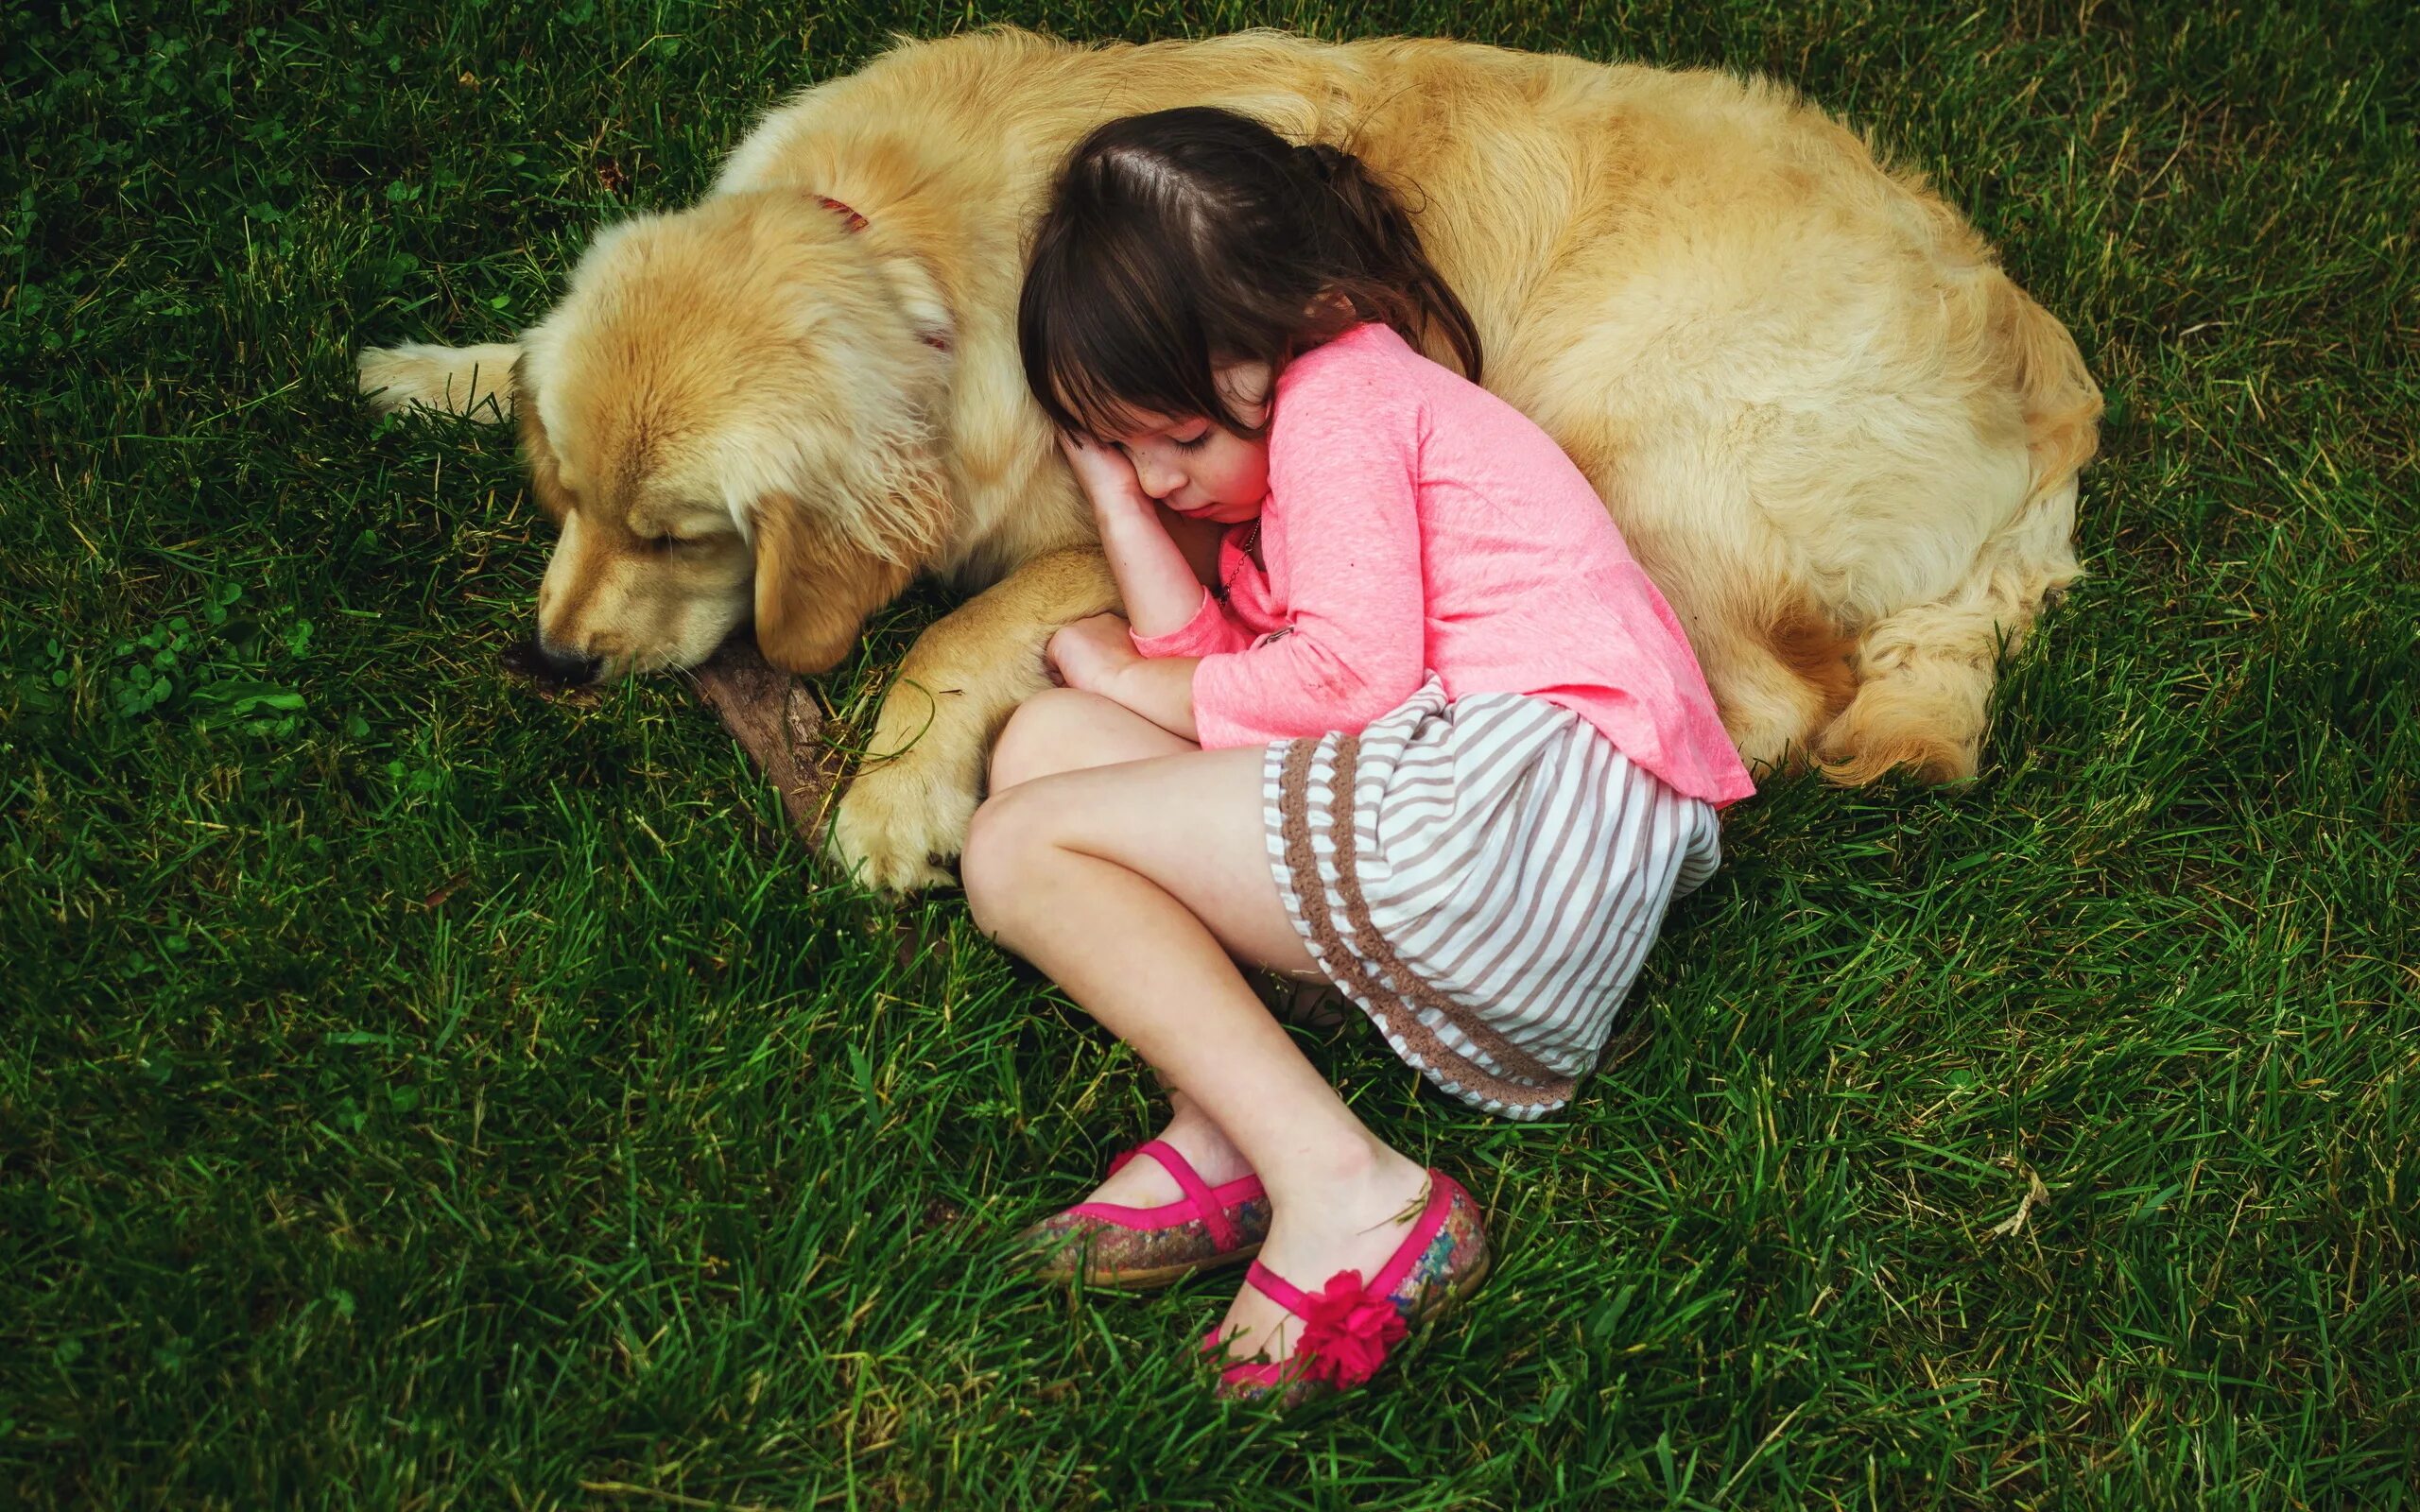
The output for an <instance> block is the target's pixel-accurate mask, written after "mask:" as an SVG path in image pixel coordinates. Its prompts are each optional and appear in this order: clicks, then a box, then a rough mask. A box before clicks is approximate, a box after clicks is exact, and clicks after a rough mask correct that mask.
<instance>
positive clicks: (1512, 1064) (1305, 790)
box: [1277, 735, 1578, 1110]
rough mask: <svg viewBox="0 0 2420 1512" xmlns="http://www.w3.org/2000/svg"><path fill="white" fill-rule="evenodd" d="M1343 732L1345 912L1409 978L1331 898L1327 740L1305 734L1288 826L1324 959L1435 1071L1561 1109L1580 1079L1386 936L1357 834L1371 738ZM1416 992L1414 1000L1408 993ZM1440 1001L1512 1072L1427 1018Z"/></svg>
mask: <svg viewBox="0 0 2420 1512" xmlns="http://www.w3.org/2000/svg"><path fill="white" fill-rule="evenodd" d="M1333 738H1334V739H1335V740H1336V772H1335V777H1334V782H1335V787H1336V791H1335V794H1334V796H1333V799H1331V802H1330V806H1329V811H1328V825H1329V830H1328V833H1329V838H1331V839H1332V840H1334V841H1335V843H1336V890H1337V891H1338V892H1339V893H1340V894H1341V895H1342V897H1343V899H1344V917H1345V919H1346V921H1347V922H1348V923H1350V924H1351V925H1352V927H1353V932H1354V934H1355V936H1357V937H1358V938H1359V939H1360V941H1361V942H1362V944H1363V946H1364V948H1365V949H1366V951H1367V952H1368V954H1369V955H1370V958H1371V960H1372V962H1373V963H1374V965H1376V966H1377V967H1378V969H1379V970H1380V971H1383V972H1385V973H1386V976H1387V977H1388V978H1391V979H1392V981H1393V982H1399V983H1401V984H1403V986H1402V988H1401V989H1400V990H1398V989H1396V988H1393V987H1392V986H1391V985H1390V983H1389V982H1388V981H1385V980H1381V979H1380V978H1378V977H1376V976H1374V975H1372V974H1371V972H1370V971H1368V970H1366V969H1365V968H1364V967H1363V965H1362V963H1361V961H1360V959H1359V958H1358V957H1357V956H1356V955H1355V954H1353V952H1352V951H1351V949H1349V948H1348V947H1347V946H1346V945H1345V943H1344V939H1343V936H1342V935H1341V934H1340V932H1339V930H1338V929H1337V926H1336V920H1335V917H1334V915H1333V913H1332V911H1331V910H1330V909H1329V907H1328V902H1327V882H1326V879H1325V878H1323V877H1322V876H1321V875H1320V866H1319V851H1318V850H1317V849H1316V848H1315V847H1314V846H1313V845H1312V844H1311V819H1310V777H1311V764H1312V762H1313V761H1314V760H1315V759H1316V758H1317V756H1318V753H1319V747H1320V742H1319V741H1318V740H1316V739H1304V740H1297V741H1294V742H1292V743H1291V744H1289V745H1288V747H1287V749H1286V760H1285V762H1284V763H1283V764H1282V765H1280V767H1279V769H1278V780H1277V809H1278V821H1279V832H1280V833H1281V835H1282V836H1283V838H1284V840H1285V844H1286V869H1287V871H1288V874H1290V875H1291V876H1292V878H1293V881H1294V896H1295V898H1296V899H1297V900H1298V901H1299V902H1301V904H1302V909H1303V926H1304V928H1305V930H1307V931H1308V932H1309V934H1310V936H1311V938H1312V939H1313V940H1314V941H1316V942H1317V943H1318V945H1319V947H1320V961H1321V964H1322V966H1323V967H1324V968H1326V970H1327V972H1328V974H1329V975H1330V976H1331V977H1332V978H1334V980H1335V982H1336V985H1337V986H1338V987H1340V988H1343V989H1344V991H1345V995H1346V996H1348V997H1350V998H1352V999H1353V1001H1354V1002H1355V1003H1356V1004H1357V1005H1359V1006H1360V1008H1361V1010H1362V1011H1363V1012H1364V1013H1367V1014H1368V1015H1369V1016H1370V1018H1371V1020H1372V1021H1373V1022H1375V1023H1376V1024H1377V1026H1378V1028H1379V1031H1380V1032H1381V1033H1384V1034H1387V1035H1389V1036H1392V1037H1393V1038H1395V1039H1399V1040H1402V1041H1403V1042H1404V1044H1405V1045H1406V1046H1407V1047H1409V1049H1410V1051H1411V1053H1412V1054H1413V1055H1415V1056H1418V1057H1420V1058H1421V1059H1422V1060H1424V1061H1426V1063H1427V1068H1428V1070H1429V1071H1430V1072H1432V1073H1433V1074H1436V1075H1437V1076H1439V1077H1441V1078H1443V1080H1445V1081H1449V1082H1453V1083H1456V1084H1459V1085H1460V1086H1461V1089H1462V1090H1463V1091H1465V1092H1468V1093H1472V1094H1475V1095H1477V1096H1478V1097H1481V1098H1486V1099H1488V1100H1490V1101H1493V1102H1495V1103H1499V1104H1501V1105H1503V1106H1504V1107H1505V1108H1530V1109H1536V1110H1547V1109H1551V1108H1555V1107H1557V1106H1559V1105H1561V1104H1564V1103H1566V1102H1569V1101H1570V1100H1571V1094H1572V1091H1573V1089H1574V1088H1575V1087H1576V1086H1577V1085H1578V1078H1577V1077H1573V1076H1559V1075H1556V1074H1554V1073H1552V1072H1550V1071H1548V1070H1547V1068H1546V1066H1545V1065H1544V1064H1543V1063H1541V1062H1540V1061H1539V1060H1538V1059H1537V1058H1536V1057H1533V1056H1531V1055H1530V1054H1529V1053H1528V1052H1526V1051H1523V1050H1520V1049H1518V1048H1516V1047H1515V1046H1513V1044H1512V1043H1511V1042H1510V1041H1508V1040H1506V1039H1505V1038H1504V1037H1503V1036H1502V1035H1501V1034H1498V1033H1497V1032H1496V1031H1495V1030H1494V1029H1492V1028H1490V1027H1489V1026H1488V1025H1486V1024H1485V1023H1482V1022H1479V1021H1478V1019H1477V1018H1476V1017H1475V1016H1474V1015H1472V1014H1471V1013H1470V1012H1469V1011H1468V1010H1466V1009H1464V1008H1462V1007H1461V1005H1458V1004H1456V1003H1454V1002H1452V1001H1451V1000H1450V999H1448V998H1446V997H1445V996H1443V994H1442V993H1440V992H1438V991H1437V989H1436V988H1432V987H1430V986H1429V985H1428V984H1427V983H1426V982H1424V981H1422V980H1421V979H1420V978H1419V977H1418V976H1416V975H1414V974H1413V973H1412V971H1410V970H1409V968H1407V967H1406V966H1405V965H1404V964H1403V961H1402V959H1401V958H1400V957H1399V956H1397V955H1396V954H1395V953H1394V949H1393V947H1392V945H1391V944H1390V943H1389V942H1388V941H1387V940H1386V939H1385V938H1384V937H1383V936H1380V935H1379V933H1378V931H1377V930H1376V929H1375V928H1374V927H1373V926H1372V924H1371V922H1370V905H1369V903H1368V902H1366V901H1365V900H1364V899H1363V897H1362V895H1361V878H1360V859H1359V857H1358V855H1357V854H1356V851H1357V841H1356V835H1355V829H1354V824H1353V777H1354V767H1355V765H1356V763H1357V761H1358V759H1359V756H1360V748H1361V739H1360V737H1359V736H1357V735H1341V736H1337V737H1333ZM1406 999H1409V1002H1407V1001H1406ZM1422 1008H1434V1009H1436V1010H1437V1011H1438V1012H1439V1013H1441V1014H1443V1015H1444V1017H1445V1018H1446V1020H1447V1021H1449V1022H1451V1023H1452V1024H1453V1025H1454V1027H1455V1028H1456V1029H1458V1030H1460V1031H1461V1033H1462V1034H1464V1035H1465V1036H1467V1037H1468V1038H1469V1040H1470V1041H1471V1043H1473V1044H1475V1045H1477V1046H1478V1048H1479V1050H1480V1051H1481V1052H1482V1053H1483V1054H1485V1055H1488V1056H1490V1057H1494V1058H1495V1062H1496V1064H1497V1065H1499V1066H1501V1067H1503V1068H1504V1073H1505V1074H1494V1073H1490V1072H1488V1071H1485V1070H1482V1069H1481V1068H1480V1067H1479V1066H1478V1064H1477V1063H1476V1062H1475V1061H1473V1060H1472V1059H1471V1058H1470V1057H1467V1056H1465V1055H1462V1054H1461V1052H1459V1051H1456V1050H1454V1049H1453V1048H1452V1047H1450V1046H1448V1045H1447V1044H1446V1043H1445V1042H1444V1040H1443V1039H1441V1038H1440V1037H1439V1036H1438V1034H1437V1032H1436V1031H1435V1030H1433V1029H1431V1028H1429V1027H1428V1026H1427V1025H1426V1024H1425V1023H1423V1022H1420V1016H1419V1010H1420V1009H1422ZM1511 1076H1521V1077H1528V1078H1532V1080H1530V1081H1528V1082H1522V1081H1513V1080H1510V1079H1508V1078H1509V1077H1511Z"/></svg>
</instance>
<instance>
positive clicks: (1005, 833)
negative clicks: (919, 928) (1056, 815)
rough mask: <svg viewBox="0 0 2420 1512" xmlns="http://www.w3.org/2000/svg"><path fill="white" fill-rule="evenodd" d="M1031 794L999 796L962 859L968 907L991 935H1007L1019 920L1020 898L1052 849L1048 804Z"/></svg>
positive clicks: (974, 826) (984, 810)
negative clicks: (1016, 913) (1016, 905)
mask: <svg viewBox="0 0 2420 1512" xmlns="http://www.w3.org/2000/svg"><path fill="white" fill-rule="evenodd" d="M1033 797H1034V795H1033V794H1032V793H1031V792H1030V790H1026V791H1018V790H1013V789H1012V790H1010V791H1006V792H994V794H993V795H992V797H990V798H988V799H984V800H983V805H982V807H980V808H978V809H977V810H976V811H975V820H974V822H973V823H971V824H969V825H968V826H967V829H966V849H965V850H964V851H961V852H960V853H959V861H958V880H959V886H961V887H963V888H964V889H965V892H966V909H967V912H968V913H971V914H973V915H974V916H975V922H976V924H977V927H978V928H980V929H981V930H982V931H983V932H984V933H985V934H987V935H990V936H994V937H995V938H996V937H1000V936H1003V935H1004V934H1005V933H1007V931H1008V930H1009V928H1010V927H1011V924H1012V922H1013V917H1014V912H1015V904H1016V901H1017V899H1019V898H1020V897H1022V896H1026V895H1028V894H1029V892H1030V891H1031V887H1032V881H1033V875H1034V872H1035V869H1036V868H1037V865H1038V864H1039V863H1040V862H1041V861H1042V860H1043V859H1044V858H1045V857H1046V854H1047V853H1048V851H1050V849H1051V830H1050V828H1049V825H1048V823H1047V805H1046V804H1044V803H1037V802H1035V801H1033Z"/></svg>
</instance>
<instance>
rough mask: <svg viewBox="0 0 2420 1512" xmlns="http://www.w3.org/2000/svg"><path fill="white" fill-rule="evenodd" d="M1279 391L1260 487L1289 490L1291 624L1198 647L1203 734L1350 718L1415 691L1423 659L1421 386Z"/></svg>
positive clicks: (1196, 695) (1279, 492) (1211, 741)
mask: <svg viewBox="0 0 2420 1512" xmlns="http://www.w3.org/2000/svg"><path fill="white" fill-rule="evenodd" d="M1287 403H1288V406H1289V407H1288V408H1286V409H1283V410H1281V412H1280V417H1279V421H1278V424H1277V427H1276V429H1275V430H1274V432H1273V433H1272V434H1271V438H1270V451H1269V472H1270V496H1271V498H1272V499H1274V500H1284V501H1288V503H1287V518H1286V524H1285V530H1284V536H1283V540H1284V547H1283V549H1284V551H1285V553H1286V567H1287V573H1286V576H1287V581H1288V592H1287V606H1286V607H1287V613H1288V618H1289V619H1290V620H1291V622H1292V625H1291V628H1290V629H1288V630H1287V631H1285V632H1282V633H1280V634H1278V635H1275V636H1271V637H1265V638H1264V639H1263V640H1262V641H1261V642H1260V643H1259V644H1255V645H1253V646H1252V647H1251V648H1250V649H1248V650H1241V651H1236V652H1232V653H1228V654H1224V655H1216V656H1206V657H1203V658H1202V659H1201V663H1200V665H1199V667H1198V669H1197V670H1196V672H1195V673H1194V678H1193V717H1194V724H1195V727H1196V729H1197V730H1198V731H1199V734H1200V739H1201V744H1203V745H1204V746H1247V745H1257V744H1260V743H1262V742H1265V741H1271V740H1287V739H1293V738H1296V737H1299V736H1304V735H1317V734H1323V733H1325V732H1327V731H1329V730H1360V729H1361V728H1362V727H1364V726H1366V725H1367V724H1369V722H1370V721H1371V720H1373V719H1375V718H1377V717H1378V716H1379V715H1380V714H1383V713H1387V712H1388V711H1389V710H1392V709H1393V708H1394V707H1395V706H1396V705H1398V704H1400V703H1402V702H1403V701H1404V699H1406V698H1408V697H1409V696H1411V695H1412V694H1413V693H1414V692H1415V691H1416V690H1417V689H1418V688H1419V687H1420V679H1421V676H1422V674H1423V672H1424V671H1425V669H1426V652H1427V625H1428V619H1427V597H1428V594H1427V584H1426V579H1425V577H1424V576H1423V574H1422V570H1421V541H1420V515H1419V507H1418V497H1417V491H1416V487H1415V479H1416V478H1417V477H1418V474H1419V467H1420V455H1419V454H1420V424H1421V417H1420V406H1419V402H1418V400H1417V398H1416V397H1415V396H1412V395H1409V394H1406V393H1403V392H1401V391H1399V390H1392V389H1389V388H1388V387H1384V386H1382V385H1377V384H1366V383H1357V382H1346V383H1330V384H1323V385H1319V386H1311V385H1305V386H1304V387H1302V388H1301V389H1299V390H1298V391H1297V392H1296V393H1294V394H1293V395H1292V396H1290V397H1289V398H1288V402H1287ZM1514 591H1516V590H1514V589H1513V588H1511V587H1509V586H1508V588H1507V589H1506V592H1514Z"/></svg>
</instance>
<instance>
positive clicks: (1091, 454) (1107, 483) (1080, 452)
mask: <svg viewBox="0 0 2420 1512" xmlns="http://www.w3.org/2000/svg"><path fill="white" fill-rule="evenodd" d="M1059 450H1060V451H1062V452H1063V453H1065V454H1066V456H1067V466H1068V467H1069V468H1070V469H1072V470H1073V471H1074V472H1075V474H1076V481H1077V482H1078V483H1079V484H1080V485H1082V487H1083V490H1084V497H1085V498H1087V499H1089V500H1091V501H1092V506H1093V510H1094V512H1095V513H1097V514H1100V513H1108V512H1112V511H1115V512H1117V513H1121V514H1122V513H1125V512H1127V511H1130V510H1135V509H1140V510H1142V511H1143V512H1145V513H1147V514H1148V513H1150V509H1151V502H1152V501H1151V496H1150V494H1148V493H1145V492H1144V491H1143V480H1142V479H1140V478H1138V477H1136V476H1135V475H1134V464H1133V463H1132V462H1130V461H1128V460H1127V459H1126V454H1125V453H1123V452H1120V451H1118V450H1116V449H1115V447H1108V446H1096V445H1094V444H1093V443H1092V442H1090V441H1088V440H1085V439H1084V438H1082V437H1080V436H1071V435H1069V434H1068V433H1066V432H1065V431H1061V432H1060V433H1059Z"/></svg>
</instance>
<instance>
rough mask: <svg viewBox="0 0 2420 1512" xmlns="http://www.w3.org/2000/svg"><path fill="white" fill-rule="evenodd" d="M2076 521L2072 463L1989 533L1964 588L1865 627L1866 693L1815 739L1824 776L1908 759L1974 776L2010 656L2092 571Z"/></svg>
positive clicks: (1845, 775)
mask: <svg viewBox="0 0 2420 1512" xmlns="http://www.w3.org/2000/svg"><path fill="white" fill-rule="evenodd" d="M2075 519H2076V479H2075V475H2074V474H2073V473H2069V474H2068V475H2067V476H2066V479H2065V480H2064V481H2063V482H2060V483H2058V484H2056V485H2054V486H2053V487H2051V488H2049V489H2048V490H2044V491H2043V492H2042V493H2040V494H2037V495H2036V496H2035V497H2034V498H2033V499H2032V501H2031V502H2030V503H2029V504H2028V505H2027V506H2026V507H2025V509H2024V510H2023V512H2021V513H2020V514H2019V515H2018V516H2017V517H2016V518H2015V519H2014V520H2012V521H2010V522H2009V524H2007V526H2006V527H2005V528H2003V529H2002V530H2001V531H2000V532H1999V533H1998V534H1997V535H1996V536H1994V537H1993V538H1992V539H1991V540H1990V541H1986V542H1985V543H1984V545H1983V549H1982V550H1981V551H1980V552H1979V553H1978V554H1977V557H1976V560H1975V566H1974V569H1973V570H1972V571H1971V572H1969V573H1968V574H1967V575H1966V576H1965V578H1964V579H1963V580H1962V582H1960V583H1959V585H1958V586H1957V587H1956V588H1954V589H1952V590H1951V591H1950V592H1949V593H1946V594H1945V595H1944V596H1942V597H1940V598H1938V599H1935V600H1933V601H1932V602H1930V603H1927V604H1918V605H1915V606H1912V607H1910V608H1908V609H1904V610H1900V611H1898V612H1897V613H1895V614H1891V615H1888V616H1886V617H1884V618H1882V619H1880V620H1877V621H1876V622H1875V623H1874V624H1873V625H1871V626H1868V627H1866V629H1865V632H1864V633H1863V634H1862V635H1861V636H1859V637H1858V646H1857V672H1858V689H1857V696H1856V697H1855V698H1853V699H1851V700H1850V702H1849V705H1848V707H1847V708H1846V709H1844V710H1842V711H1841V715H1840V717H1839V718H1837V719H1835V720H1833V721H1832V723H1831V724H1830V725H1829V726H1828V727H1826V728H1825V729H1824V732H1823V734H1822V735H1821V736H1819V737H1818V738H1817V740H1816V743H1815V745H1816V752H1817V755H1818V756H1819V757H1820V758H1821V760H1822V761H1823V763H1824V775H1825V776H1827V777H1829V778H1831V779H1832V780H1833V781H1835V782H1845V783H1849V784H1852V785H1854V784H1859V783H1864V782H1872V781H1874V780H1875V779H1876V778H1877V777H1880V776H1882V775H1883V774H1884V773H1886V772H1889V771H1892V770H1894V769H1897V768H1903V767H1904V768H1907V769H1909V770H1910V771H1912V772H1913V773H1914V775H1916V776H1917V777H1919V778H1922V779H1924V780H1925V781H1927V782H1954V781H1957V780H1959V779H1961V778H1967V777H1972V776H1974V775H1975V766H1976V762H1977V760H1978V758H1979V754H1980V751H1981V747H1982V741H1983V729H1984V724H1985V721H1986V719H1987V718H1988V717H1989V710H1990V705H1991V696H1992V685H1993V682H1994V681H1995V679H1997V677H1998V665H1999V658H2000V656H2001V654H2002V653H2003V652H2004V651H2014V650H2015V649H2016V647H2017V645H2018V644H2020V643H2021V642H2022V641H2023V639H2024V637H2025V634H2026V631H2027V630H2028V629H2030V628H2031V627H2032V624H2033V620H2034V617H2035V616H2036V615H2037V614H2039V613H2040V612H2041V610H2042V602H2043V600H2044V598H2046V597H2047V596H2048V595H2049V594H2051V593H2057V592H2058V591H2060V590H2061V589H2064V588H2065V587H2066V585H2067V584H2069V583H2071V582H2073V581H2074V580H2075V579H2076V578H2077V576H2080V575H2081V573H2082V572H2083V569H2082V568H2081V567H2079V566H2078V565H2077V564H2076V558H2075V547H2074V537H2075Z"/></svg>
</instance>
